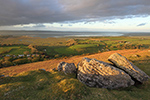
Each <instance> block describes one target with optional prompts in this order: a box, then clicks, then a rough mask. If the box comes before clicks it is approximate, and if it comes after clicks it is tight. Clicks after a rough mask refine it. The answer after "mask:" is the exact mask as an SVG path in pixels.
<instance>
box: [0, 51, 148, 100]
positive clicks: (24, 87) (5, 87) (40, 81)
mask: <svg viewBox="0 0 150 100" xmlns="http://www.w3.org/2000/svg"><path fill="white" fill-rule="evenodd" d="M116 52H117V53H120V54H121V55H123V56H125V57H127V58H128V59H129V60H130V61H131V62H133V64H135V65H136V66H138V67H139V68H140V69H141V70H143V71H144V72H145V73H146V74H147V75H149V76H150V66H149V65H150V50H148V49H146V50H140V49H134V50H133V49H132V50H131V49H130V50H117V51H109V52H103V53H96V54H92V55H82V56H73V57H68V58H62V59H52V60H48V61H42V62H36V63H32V64H31V63H30V64H24V65H18V66H11V67H6V68H1V69H0V75H9V76H11V77H5V78H1V79H0V99H1V100H6V99H11V100H60V99H61V100H66V99H69V100H77V99H83V100H85V99H86V100H97V99H102V100H108V99H113V100H114V99H115V100H120V99H123V100H139V99H141V100H148V98H150V96H149V93H150V80H149V81H148V82H146V83H144V84H142V85H138V86H132V87H129V88H125V89H117V90H108V89H102V88H90V87H87V86H85V85H83V84H82V83H81V82H79V81H78V80H77V79H76V78H75V75H71V76H66V75H65V74H64V73H61V72H57V71H56V72H54V71H52V70H51V69H53V68H57V64H58V63H59V62H61V61H65V62H68V63H75V65H77V64H78V62H79V61H80V60H81V59H82V58H83V57H88V58H95V59H98V60H101V61H106V62H107V58H108V57H109V56H110V55H111V54H113V53H116ZM38 69H45V70H46V72H45V71H42V70H38Z"/></svg>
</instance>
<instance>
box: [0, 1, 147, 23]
mask: <svg viewBox="0 0 150 100" xmlns="http://www.w3.org/2000/svg"><path fill="white" fill-rule="evenodd" d="M149 5H150V0H0V26H4V25H17V24H29V23H35V24H37V23H54V22H64V21H67V22H69V21H71V22H76V21H85V20H87V21H97V20H98V21H101V20H106V19H114V18H115V19H117V18H126V17H135V16H146V15H150V6H149Z"/></svg>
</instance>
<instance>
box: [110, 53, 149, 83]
mask: <svg viewBox="0 0 150 100" xmlns="http://www.w3.org/2000/svg"><path fill="white" fill-rule="evenodd" d="M108 60H109V61H111V62H112V63H113V64H115V65H116V66H117V67H118V68H120V69H122V70H124V71H125V72H126V73H128V74H129V75H130V76H131V77H133V78H134V79H136V80H137V81H139V82H141V83H143V82H144V81H147V80H148V79H149V76H148V75H147V74H146V73H145V72H143V71H142V70H140V69H139V68H138V67H136V66H135V65H133V64H132V63H131V62H130V61H129V60H127V58H125V57H124V56H122V55H120V54H118V53H114V54H112V55H111V56H110V57H109V58H108Z"/></svg>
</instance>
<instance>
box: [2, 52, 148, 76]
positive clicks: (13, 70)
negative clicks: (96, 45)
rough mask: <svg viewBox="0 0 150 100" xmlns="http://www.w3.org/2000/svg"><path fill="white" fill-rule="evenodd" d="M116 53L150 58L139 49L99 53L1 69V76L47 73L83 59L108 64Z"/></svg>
mask: <svg viewBox="0 0 150 100" xmlns="http://www.w3.org/2000/svg"><path fill="white" fill-rule="evenodd" d="M116 52H117V53H119V54H121V55H123V56H125V57H127V58H129V57H130V56H133V55H135V54H138V55H142V56H143V57H144V56H150V52H149V51H148V50H139V49H134V50H117V51H109V52H103V53H97V54H92V55H81V56H73V57H69V58H62V59H52V60H48V61H42V62H36V63H30V64H24V65H19V66H11V67H7V68H1V69H0V74H2V75H9V76H13V75H15V74H18V73H21V72H26V71H31V70H37V69H41V68H44V69H45V70H46V71H50V70H51V69H53V68H57V64H58V63H60V62H62V61H65V62H68V63H75V65H77V64H78V63H79V61H80V60H81V59H82V58H83V57H88V58H95V59H97V60H101V61H106V62H108V61H107V58H108V57H109V56H110V55H111V54H113V53H116Z"/></svg>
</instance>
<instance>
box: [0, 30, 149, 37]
mask: <svg viewBox="0 0 150 100" xmlns="http://www.w3.org/2000/svg"><path fill="white" fill-rule="evenodd" d="M1 35H12V36H29V37H40V38H48V37H56V38H60V37H103V36H141V35H142V36H150V32H149V33H148V32H136V33H135V32H73V31H0V36H1Z"/></svg>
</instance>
